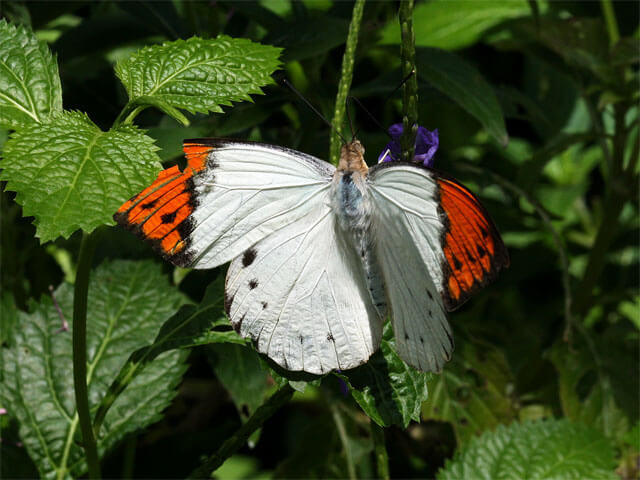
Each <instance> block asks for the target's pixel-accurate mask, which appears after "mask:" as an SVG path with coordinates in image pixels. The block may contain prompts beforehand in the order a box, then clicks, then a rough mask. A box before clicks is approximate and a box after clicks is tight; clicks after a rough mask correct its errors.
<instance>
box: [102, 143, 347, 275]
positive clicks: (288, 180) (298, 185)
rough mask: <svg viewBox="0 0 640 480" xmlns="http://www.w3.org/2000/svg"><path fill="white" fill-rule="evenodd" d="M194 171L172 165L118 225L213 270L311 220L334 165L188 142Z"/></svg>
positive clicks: (272, 151) (179, 261) (247, 146)
mask: <svg viewBox="0 0 640 480" xmlns="http://www.w3.org/2000/svg"><path fill="white" fill-rule="evenodd" d="M184 151H185V155H186V157H187V160H188V164H187V167H186V168H185V169H184V171H180V170H179V169H178V167H172V168H169V169H167V170H164V171H163V172H161V173H160V175H159V176H158V178H157V179H156V181H155V182H154V183H153V184H152V185H151V186H150V187H149V188H147V189H145V190H144V191H142V192H141V193H140V194H138V195H136V196H135V197H133V198H132V199H131V200H129V201H128V202H126V203H125V204H124V205H122V207H120V209H119V210H118V212H117V213H116V214H115V216H114V218H115V220H116V221H117V222H118V223H120V224H122V225H124V226H126V227H127V228H129V229H131V230H133V231H134V232H135V233H137V234H138V235H140V236H141V237H143V238H144V239H145V240H148V241H150V242H151V243H152V244H153V245H154V247H155V248H156V249H157V250H158V251H159V252H160V253H161V254H162V255H163V256H164V257H165V258H167V259H168V260H169V261H171V262H172V263H174V264H175V265H179V266H182V267H195V268H213V267H215V266H218V265H221V264H223V263H226V262H228V261H230V260H231V259H233V258H235V257H236V256H238V255H240V254H241V253H242V252H244V251H245V250H247V249H248V248H249V247H251V246H252V245H253V244H255V243H256V242H258V241H260V240H261V239H263V238H264V237H266V236H267V235H269V234H270V233H272V232H274V231H276V230H278V229H280V228H282V227H284V226H286V225H287V224H289V223H292V222H294V221H296V220H297V219H298V218H301V217H303V216H305V215H306V214H307V213H308V212H309V211H310V210H311V209H313V208H314V206H316V205H317V204H318V202H321V201H322V200H321V199H322V198H323V196H324V193H326V191H328V189H329V187H330V181H331V177H332V175H333V172H334V170H335V169H334V167H333V166H331V165H329V164H328V163H326V162H323V161H321V160H318V159H316V158H314V157H312V156H309V155H306V154H303V153H300V152H296V151H294V150H289V149H286V148H282V147H276V146H272V145H265V144H259V143H251V142H240V141H233V140H222V139H196V140H185V142H184Z"/></svg>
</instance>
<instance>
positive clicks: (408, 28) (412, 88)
mask: <svg viewBox="0 0 640 480" xmlns="http://www.w3.org/2000/svg"><path fill="white" fill-rule="evenodd" d="M413 2H414V0H401V2H400V10H399V12H398V14H399V19H400V34H401V36H402V41H401V44H400V58H401V63H402V77H403V78H405V79H406V81H405V82H404V84H403V85H402V129H403V130H402V137H401V138H400V147H401V150H402V160H403V161H405V162H410V161H411V160H413V155H414V151H415V142H416V134H417V133H418V76H417V74H416V60H415V56H416V46H415V35H414V33H413Z"/></svg>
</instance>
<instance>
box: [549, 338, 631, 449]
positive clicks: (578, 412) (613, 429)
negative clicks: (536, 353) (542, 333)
mask: <svg viewBox="0 0 640 480" xmlns="http://www.w3.org/2000/svg"><path fill="white" fill-rule="evenodd" d="M549 356H550V359H551V362H552V363H553V366H554V367H555V368H556V370H557V372H558V390H559V394H560V404H561V405H562V412H563V414H564V415H565V416H566V417H567V418H568V419H570V420H573V421H576V422H582V423H584V424H586V425H588V426H590V427H593V428H596V429H598V430H599V431H600V432H602V433H603V434H604V435H606V436H607V437H608V438H611V439H612V440H615V441H616V442H617V444H622V443H623V442H624V436H625V434H626V433H627V432H628V431H629V420H628V418H627V417H626V416H625V414H624V413H623V412H622V410H620V408H619V407H618V406H617V405H616V401H615V398H614V395H613V389H612V387H611V381H610V379H609V378H608V376H606V374H604V373H603V372H601V376H600V377H599V378H598V379H597V381H596V382H595V383H594V384H593V386H592V388H591V389H590V390H589V391H588V392H587V393H586V395H583V396H580V395H579V394H578V392H579V390H584V386H583V385H581V382H582V381H583V380H584V379H585V377H586V375H587V374H589V373H590V372H591V371H592V370H593V369H594V362H593V360H592V358H591V357H590V356H589V355H588V354H587V352H586V351H584V350H575V351H573V352H570V351H569V350H568V348H567V346H566V345H565V344H564V343H556V345H554V346H553V348H552V349H551V352H550V355H549Z"/></svg>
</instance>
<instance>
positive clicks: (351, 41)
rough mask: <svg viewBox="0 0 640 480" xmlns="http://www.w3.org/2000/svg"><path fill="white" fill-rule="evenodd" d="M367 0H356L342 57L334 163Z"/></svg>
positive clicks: (331, 155)
mask: <svg viewBox="0 0 640 480" xmlns="http://www.w3.org/2000/svg"><path fill="white" fill-rule="evenodd" d="M364 2H365V0H356V4H355V5H354V6H353V13H352V15H351V24H350V25H349V34H348V35H347V47H346V48H345V51H344V56H343V57H342V74H341V75H340V83H338V95H337V96H336V105H335V110H334V112H333V120H332V121H331V125H333V130H332V132H331V140H330V144H329V160H330V161H331V163H333V164H334V165H337V164H338V161H339V160H340V146H341V144H342V139H341V138H340V134H341V133H342V122H343V120H344V113H345V110H346V107H347V96H348V95H349V89H350V88H351V80H352V79H353V64H354V61H355V55H356V46H357V45H358V34H359V33H360V23H361V22H362V12H363V11H364Z"/></svg>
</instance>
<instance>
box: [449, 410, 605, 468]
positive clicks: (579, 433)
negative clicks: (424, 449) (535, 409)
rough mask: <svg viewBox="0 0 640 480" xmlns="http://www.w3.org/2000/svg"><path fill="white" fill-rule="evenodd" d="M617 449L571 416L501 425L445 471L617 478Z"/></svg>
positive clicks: (450, 464) (461, 452) (454, 460)
mask: <svg viewBox="0 0 640 480" xmlns="http://www.w3.org/2000/svg"><path fill="white" fill-rule="evenodd" d="M614 465H615V462H614V459H613V449H612V448H611V445H609V444H608V442H607V439H606V438H605V437H604V436H603V435H602V434H601V433H600V432H598V431H597V430H593V429H589V428H588V427H585V426H584V425H580V424H572V423H570V422H568V421H567V420H546V421H540V422H529V423H523V424H519V423H512V424H511V425H509V426H508V427H505V426H504V425H500V426H499V427H498V428H497V429H496V431H495V432H486V433H484V434H483V435H482V436H481V437H479V438H475V439H474V440H473V441H472V442H471V443H470V444H469V446H468V447H466V448H465V449H464V450H462V451H460V452H459V453H458V454H457V455H456V456H455V457H454V459H453V460H451V461H448V462H447V464H446V466H445V467H444V468H443V469H442V470H441V471H440V472H439V474H438V476H437V478H438V479H439V480H440V479H442V480H447V479H451V480H453V479H459V478H470V477H473V478H486V479H492V478H505V477H507V478H531V479H543V478H617V477H616V475H615V474H614V473H613V472H612V467H613V466H614Z"/></svg>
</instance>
